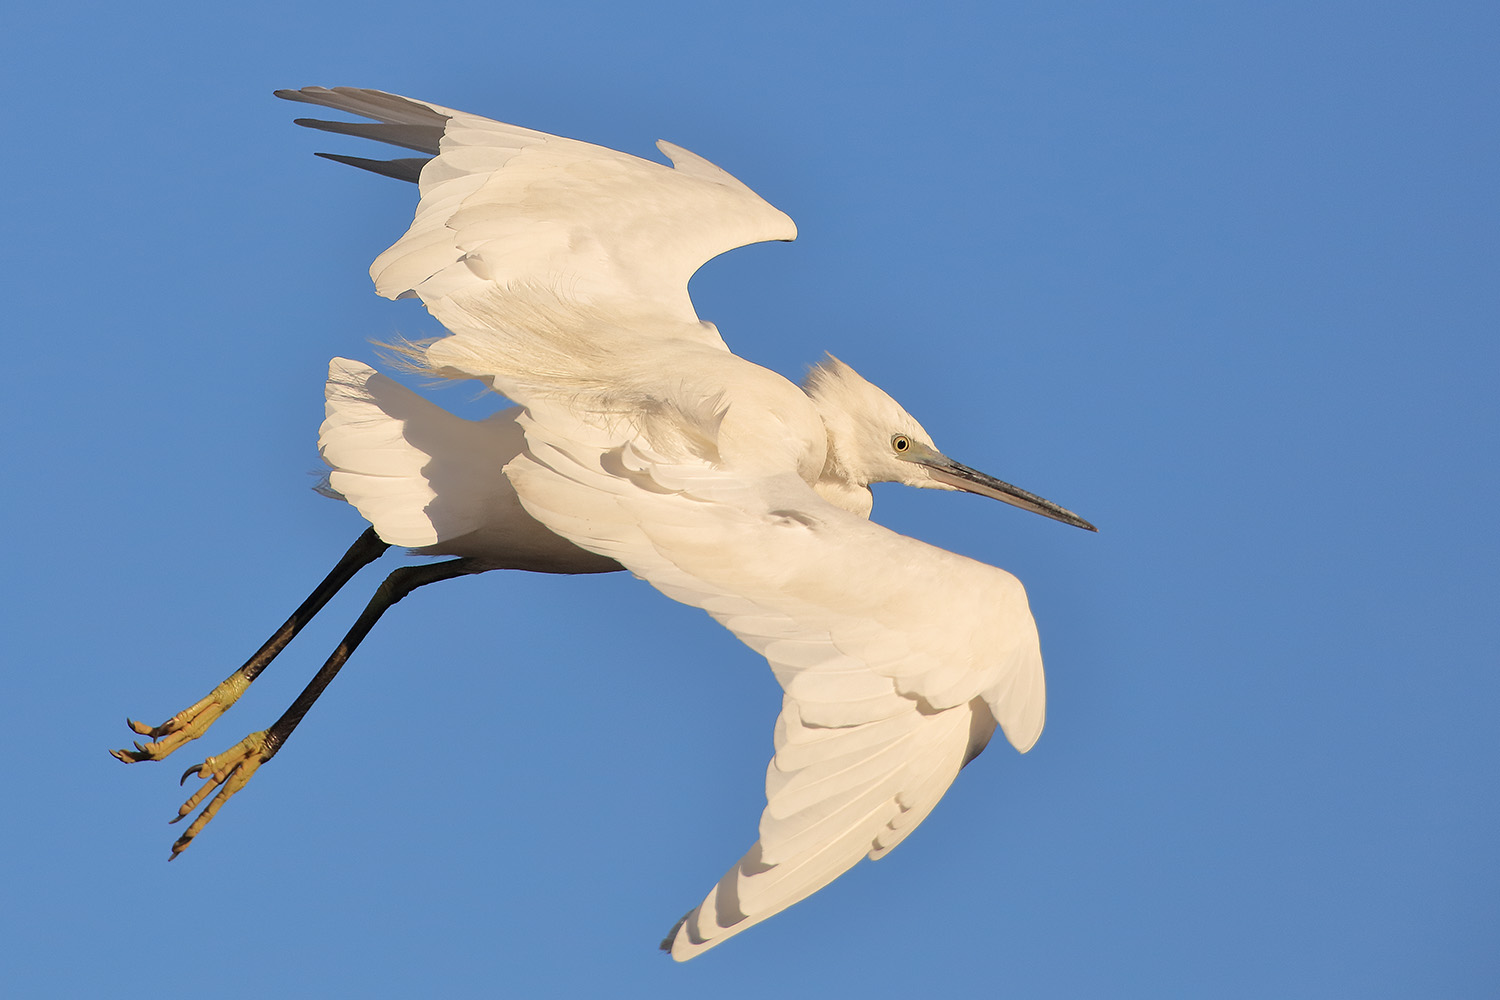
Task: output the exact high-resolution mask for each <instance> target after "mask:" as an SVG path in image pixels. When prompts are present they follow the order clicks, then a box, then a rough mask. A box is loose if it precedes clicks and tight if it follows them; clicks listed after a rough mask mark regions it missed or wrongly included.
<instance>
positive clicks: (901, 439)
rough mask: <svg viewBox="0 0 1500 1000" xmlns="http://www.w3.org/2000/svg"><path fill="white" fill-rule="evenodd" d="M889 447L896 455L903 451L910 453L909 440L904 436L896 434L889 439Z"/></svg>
mask: <svg viewBox="0 0 1500 1000" xmlns="http://www.w3.org/2000/svg"><path fill="white" fill-rule="evenodd" d="M891 447H892V448H894V449H896V454H898V455H899V454H901V453H902V452H904V451H911V438H909V437H907V436H906V435H905V434H897V435H896V436H895V437H893V438H891Z"/></svg>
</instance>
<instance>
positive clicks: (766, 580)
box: [138, 88, 1091, 959]
mask: <svg viewBox="0 0 1500 1000" xmlns="http://www.w3.org/2000/svg"><path fill="white" fill-rule="evenodd" d="M281 96H283V97H287V98H290V99H293V100H300V101H305V102H310V103H315V104H321V105H326V106H329V107H333V108H336V109H339V110H342V111H346V112H351V113H355V114H359V115H362V116H365V117H368V118H373V119H375V120H376V121H377V122H378V123H379V124H376V125H368V124H354V123H327V122H315V121H313V122H303V123H302V124H308V125H312V126H314V127H318V128H323V129H325V130H327V131H336V132H345V133H351V134H354V135H359V136H363V137H366V138H375V139H381V140H384V141H388V142H393V143H396V144H400V145H406V146H410V147H413V148H415V149H417V150H419V151H421V152H423V153H426V154H428V155H429V156H430V158H429V159H423V158H409V159H405V160H397V161H389V162H381V163H377V162H375V161H368V160H356V159H353V158H349V157H335V159H341V160H343V161H345V162H349V163H353V164H354V165H356V166H362V167H366V168H368V169H373V170H377V171H378V172H381V173H386V174H390V175H391V176H396V177H400V178H403V179H407V180H417V181H418V183H419V186H420V191H421V197H420V201H419V203H418V206H417V209H416V215H415V220H414V221H413V223H412V225H411V228H410V229H409V230H408V231H407V232H406V234H405V235H404V236H402V237H401V238H400V239H399V240H397V241H396V243H395V244H394V245H393V246H392V247H391V248H390V249H388V250H386V251H385V252H384V253H382V254H380V256H379V257H378V258H377V259H376V260H375V263H374V265H373V267H372V268H371V276H372V277H373V279H374V281H375V284H376V289H377V290H378V291H379V292H380V294H382V295H385V296H387V297H391V298H397V297H403V296H416V297H417V298H419V299H421V301H422V302H423V303H424V305H426V307H427V308H428V309H429V310H430V311H431V313H432V314H433V315H434V316H435V317H436V318H437V319H438V320H440V321H441V322H442V324H443V325H444V326H445V327H446V328H447V329H448V330H449V331H450V335H449V336H447V337H444V338H442V339H440V340H437V341H435V342H433V343H431V344H429V345H427V346H425V348H417V349H414V351H413V355H412V356H413V358H414V359H415V360H416V361H417V362H418V363H419V364H420V365H421V366H423V367H424V368H426V369H427V370H429V371H431V372H433V373H436V374H440V375H442V376H445V377H451V378H465V379H478V380H480V381H482V382H484V383H485V384H487V385H489V386H491V387H492V388H493V389H494V390H495V391H497V392H499V393H501V394H502V395H504V396H506V397H508V398H509V399H511V400H513V401H515V402H516V403H518V404H520V405H519V407H518V408H517V409H513V410H509V411H506V412H504V413H501V414H497V415H495V416H493V417H491V418H489V419H488V420H484V421H477V422H476V421H468V420H464V419H461V418H458V417H455V416H453V415H451V414H449V413H447V412H445V411H443V410H442V409H441V408H439V407H436V406H434V405H432V404H431V403H428V402H426V401H425V400H422V399H421V398H420V397H418V396H417V395H416V394H414V393H412V392H410V391H409V390H407V389H404V388H402V387H401V386H399V385H398V384H396V383H395V382H394V381H392V380H390V379H388V378H386V377H385V376H382V375H379V374H378V373H376V372H374V371H373V370H372V369H370V368H368V367H366V366H364V365H361V364H359V363H357V362H352V361H346V360H342V359H336V360H335V361H334V362H333V364H332V366H331V367H330V371H329V380H328V396H327V419H326V420H325V422H324V424H323V428H322V434H321V437H320V442H319V443H320V448H321V451H322V455H323V457H324V459H325V460H326V461H327V462H328V464H329V466H330V467H331V468H332V472H331V474H330V477H329V486H330V488H331V489H332V490H333V491H336V492H337V493H338V494H339V495H340V496H342V497H343V498H344V499H346V500H348V501H349V502H350V503H351V504H353V505H354V506H356V507H357V508H358V509H359V511H360V513H361V514H363V515H364V516H365V517H366V518H367V519H368V520H369V521H370V522H371V524H372V525H373V526H374V527H375V529H376V531H377V532H378V533H379V535H380V538H381V539H383V540H384V541H385V542H388V543H392V544H397V545H403V546H407V547H410V548H413V549H416V550H418V551H420V552H424V553H446V554H451V555H456V556H459V557H461V558H463V559H464V560H467V563H466V565H468V566H470V567H471V569H469V570H466V571H472V570H473V569H490V568H519V569H531V570H540V571H546V572H596V571H601V570H608V569H613V568H617V567H620V566H623V567H624V568H626V569H628V570H630V571H631V572H632V573H634V574H635V575H636V576H638V577H640V578H642V579H644V580H646V581H647V582H649V583H650V584H651V585H652V586H654V587H656V588H657V589H658V590H660V591H661V592H662V593H664V594H666V595H667V596H668V597H671V598H673V599H674V600H677V601H681V602H683V603H685V604H690V605H693V606H696V607H699V608H702V609H704V610H705V611H707V612H708V613H709V614H710V615H712V616H713V617H714V618H715V619H716V620H717V621H719V622H720V623H721V624H723V625H724V626H725V627H726V628H728V629H729V630H730V631H731V632H733V633H734V634H735V635H736V636H737V637H738V638H739V639H740V640H741V641H743V642H744V643H745V644H746V645H748V646H750V647H751V648H752V649H754V650H756V651H757V652H759V653H761V654H762V655H764V656H765V658H766V659H767V661H768V662H769V664H770V666H771V669H772V670H773V671H774V673H775V675H776V678H777V680H778V681H779V682H780V684H781V686H782V688H783V690H784V692H785V698H784V701H783V706H782V711H781V715H780V718H779V719H778V720H777V722H776V726H775V734H774V743H775V755H774V757H773V758H772V761H771V764H770V767H769V769H768V772H767V777H766V799H767V805H766V809H765V812H764V814H763V815H762V817H761V822H760V830H759V839H758V840H757V841H756V843H755V844H754V845H753V846H752V847H751V848H750V850H749V851H748V852H747V853H746V854H745V855H744V857H743V858H741V859H740V861H739V862H738V863H737V864H736V865H734V866H733V867H732V868H731V869H730V870H729V871H728V873H726V874H725V875H724V877H723V878H722V879H721V880H720V881H719V882H718V884H717V885H716V886H714V888H713V889H712V890H711V891H710V892H709V894H708V896H707V898H706V899H705V900H704V901H703V903H701V904H700V905H699V906H698V907H696V908H695V909H694V910H692V911H691V912H689V913H688V914H687V916H686V917H684V918H683V920H682V921H681V922H680V923H679V924H678V926H677V927H674V928H673V930H672V932H671V933H670V934H669V935H668V938H667V940H666V941H664V942H663V947H665V948H669V949H670V951H671V953H672V955H673V957H675V958H677V959H686V958H689V957H691V956H693V955H695V954H697V953H698V952H700V951H703V950H705V949H707V948H710V947H712V946H714V945H716V944H718V943H719V942H721V941H723V940H724V939H726V938H728V937H729V936H731V935H733V934H736V933H738V932H739V931H741V930H744V929H745V928H747V927H750V926H752V925H753V924H755V923H757V922H758V921H760V920H763V919H765V918H766V917H769V916H771V915H772V914H774V913H777V912H779V911H780V910H782V909H784V908H786V907H787V906H790V905H791V904H792V903H795V902H797V901H798V900H800V899H803V898H805V897H806V896H807V895H809V894H810V893H812V892H815V891H817V890H818V889H819V888H821V887H822V886H824V885H826V884H827V883H828V882H830V881H831V880H833V879H834V878H836V877H837V876H838V875H839V874H841V873H842V872H844V871H846V870H847V869H848V868H850V867H851V866H852V865H854V864H855V863H856V862H857V861H858V860H859V859H860V858H862V857H865V856H869V857H880V856H881V855H883V854H884V853H886V852H887V851H889V850H891V849H892V848H893V847H895V845H896V844H898V843H900V842H901V840H902V839H904V838H905V837H906V836H907V835H908V834H909V833H910V832H911V830H912V829H913V828H914V827H915V826H916V825H917V824H918V823H920V822H921V821H922V819H923V818H924V817H926V815H927V814H928V812H929V811H930V810H931V809H932V808H933V806H934V805H935V804H936V802H937V800H938V799H939V798H940V797H941V796H942V794H943V792H944V791H945V790H946V789H947V787H948V786H949V784H950V783H951V782H952V781H953V778H954V776H955V775H956V774H957V773H958V771H959V769H960V768H961V767H962V766H963V765H964V764H965V763H966V762H967V761H968V760H969V759H972V757H973V756H974V755H975V754H977V753H978V752H979V751H980V750H982V749H983V748H984V746H985V744H986V743H987V742H988V740H989V738H990V736H991V734H992V732H993V731H994V729H995V727H996V725H997V724H998V725H999V727H1000V729H1001V730H1002V731H1003V732H1004V733H1005V736H1006V738H1007V739H1008V740H1009V741H1010V743H1011V744H1012V745H1013V746H1015V747H1016V748H1017V749H1018V750H1021V751H1023V752H1024V751H1025V750H1027V749H1029V748H1030V747H1031V746H1032V744H1033V743H1034V742H1035V741H1036V739H1037V737H1038V736H1039V735H1040V733H1041V729H1042V723H1043V718H1044V712H1045V686H1044V682H1043V676H1042V661H1041V654H1040V650H1039V647H1038V642H1037V634H1036V628H1035V625H1034V623H1033V621H1032V618H1031V613H1030V610H1029V608H1028V606H1027V601H1026V595H1025V592H1024V590H1023V589H1022V587H1021V584H1020V583H1019V582H1018V581H1017V580H1016V579H1015V578H1014V577H1012V576H1011V575H1010V574H1008V573H1006V572H1004V571H1003V570H999V569H996V568H994V567H992V566H988V565H985V564H982V563H979V562H975V561H974V560H971V559H967V558H965V557H963V556H959V555H955V554H953V553H951V552H946V551H943V550H941V549H938V548H935V547H933V546H930V545H927V544H924V543H922V542H919V541H916V540H914V539H911V538H907V537H904V536H902V535H898V534H895V533H894V532H891V531H888V530H887V529H885V528H882V527H880V526H878V525H876V524H873V523H871V522H870V521H868V520H867V519H866V518H867V517H868V514H869V512H870V491H869V485H870V484H871V483H872V482H887V481H894V482H902V483H906V484H908V485H913V486H920V487H929V488H936V489H966V490H970V491H973V492H978V493H981V494H983V495H987V496H991V497H994V498H996V499H1001V500H1004V501H1006V502H1008V503H1012V504H1015V505H1017V506H1021V507H1023V508H1026V509H1030V510H1034V511H1038V512H1040V513H1044V514H1046V515H1048V516H1050V517H1054V518H1056V519H1058V520H1062V521H1065V522H1067V523H1072V524H1076V525H1078V526H1081V527H1091V526H1090V525H1088V524H1087V522H1085V521H1083V520H1082V519H1080V518H1078V517H1077V516H1076V515H1074V514H1071V513H1070V512H1068V511H1066V510H1064V509H1062V508H1060V507H1058V506H1056V505H1055V504H1051V503H1049V502H1048V501H1045V500H1042V499H1040V498H1038V497H1035V496H1033V495H1031V494H1029V493H1026V492H1024V491H1022V490H1019V489H1016V488H1015V487H1012V486H1010V485H1008V484H1005V483H1002V482H1000V481H999V480H995V479H992V478H990V477H987V476H984V475H982V474H980V473H977V472H975V471H974V470H972V469H968V468H967V467H965V466H962V465H959V464H957V463H956V462H953V461H952V460H950V459H948V458H946V457H945V456H943V455H942V454H941V452H939V451H938V450H937V448H936V447H935V446H934V445H933V444H932V442H931V439H930V437H929V436H928V435H927V433H926V431H925V430H923V429H922V427H921V426H920V425H919V424H918V423H917V422H916V421H915V420H914V419H912V418H911V416H909V415H908V414H907V413H906V412H905V411H904V410H903V409H902V408H901V407H900V406H899V405H898V404H897V403H895V401H893V400H892V399H891V398H890V397H889V396H887V395H886V394H885V393H884V392H882V391H881V390H880V389H878V388H876V387H875V386H873V385H871V384H870V383H868V382H867V381H865V380H864V379H862V378H861V377H860V376H859V375H857V374H856V373H855V372H854V371H853V370H852V369H850V368H849V367H848V366H847V365H844V364H842V363H841V362H839V361H837V360H835V359H832V358H830V359H827V360H826V361H824V362H823V363H822V364H821V365H819V366H818V367H817V368H816V369H815V370H814V372H813V374H812V376H811V377H810V378H809V380H808V382H807V384H806V386H805V388H799V387H798V386H796V385H794V384H792V383H791V382H788V381H787V380H786V379H784V378H782V377H781V376H780V375H777V374H775V373H773V372H770V371H767V370H766V369H763V368H760V367H758V366H756V365H754V364H751V363H750V362H747V361H745V360H743V359H741V358H739V357H737V356H735V355H734V354H731V353H730V352H729V350H728V348H727V347H726V346H725V344H724V342H723V340H722V339H721V338H720V337H719V334H718V331H717V330H716V329H715V328H714V327H713V326H712V324H709V323H704V322H702V321H700V320H699V318H698V317H697V315H696V313H695V312H694V311H693V308H692V304H691V302H690V301H689V299H688V295H687V283H688V279H689V277H690V276H691V275H692V273H693V272H694V271H695V270H696V269H697V268H698V267H699V266H700V265H701V264H703V263H704V262H705V261H707V260H708V259H710V258H711V257H713V256H716V255H717V254H719V253H722V252H724V251H726V250H729V249H732V248H734V247H736V246H740V245H743V244H745V243H750V242H756V241H760V240H776V239H791V238H793V237H794V236H795V235H796V229H795V227H794V226H793V224H792V222H791V220H790V219H789V218H787V216H785V215H784V214H782V213H781V212H780V211H778V210H777V209H775V208H772V207H771V206H770V205H768V204H767V203H766V202H764V201H763V200H761V199H760V198H759V197H758V196H757V195H756V194H755V193H754V192H752V191H751V190H750V189H749V188H747V187H746V186H745V185H743V184H741V183H740V182H739V181H737V180H736V179H734V178H733V177H731V176H730V175H729V174H727V173H725V172H724V171H722V170H720V169H719V168H718V167H715V166H714V165H713V164H710V163H708V162H707V161H706V160H703V159H701V158H700V157H697V156H695V155H693V154H692V153H689V152H687V151H686V150H682V149H679V148H678V147H675V146H671V145H669V144H666V143H660V144H659V145H660V147H661V149H662V150H663V152H665V153H666V154H667V155H668V156H669V157H670V158H671V160H672V161H673V164H674V167H671V168H669V167H666V166H663V165H661V164H657V163H651V162H648V161H645V160H642V159H639V158H637V157H634V156H629V155H626V154H623V153H618V152H615V151H612V150H607V149H602V148H600V147H598V146H592V145H588V144H586V143H581V142H576V141H573V140H569V139H562V138H558V137H556V136H550V135H546V134H544V133H541V132H534V131H531V130H529V129H522V128H518V127H516V126H512V125H504V124H501V123H498V122H493V121H489V120H488V119H484V118H478V117H476V116H473V115H467V114H463V113H460V112H456V111H452V110H450V109H447V108H443V107H440V106H437V105H431V104H424V103H422V102H418V101H411V100H408V99H406V98H401V97H396V96H394V95H390V94H384V93H381V92H378V91H369V90H352V89H347V88H338V89H335V90H324V89H321V88H308V89H305V90H302V91H293V92H285V91H284V92H281ZM377 614H378V612H377ZM298 718H300V716H298ZM293 725H295V722H294V723H293ZM138 731H141V732H145V731H146V730H144V729H140V730H138ZM164 731H165V730H164ZM283 738H284V736H283ZM143 752H145V751H143ZM166 752H169V751H166ZM272 752H274V748H273V750H272ZM214 760H215V759H214V758H210V762H209V763H213V761H214ZM209 763H206V764H205V765H204V767H205V768H208V767H209ZM221 770H222V768H221Z"/></svg>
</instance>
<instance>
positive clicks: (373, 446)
mask: <svg viewBox="0 0 1500 1000" xmlns="http://www.w3.org/2000/svg"><path fill="white" fill-rule="evenodd" d="M326 399H327V406H326V414H327V415H326V417H325V419H324V420H323V426H322V428H321V429H320V431H319V434H318V451H319V453H320V454H321V455H322V456H323V461H324V462H327V463H328V465H329V467H330V469H331V470H332V471H330V472H329V474H328V486H329V487H330V488H331V489H332V490H333V491H334V492H336V493H337V494H338V495H339V496H341V497H342V498H343V499H345V500H347V501H348V502H349V503H351V504H353V505H354V506H355V507H356V508H358V509H359V512H360V513H361V514H363V515H364V517H365V519H366V520H368V521H369V522H370V523H371V524H373V525H374V526H375V530H376V532H378V533H379V535H380V537H381V538H382V539H384V540H385V541H387V542H389V543H391V544H392V545H403V546H406V547H408V548H426V547H429V546H434V545H440V544H441V543H442V542H445V541H448V540H450V539H454V538H459V537H462V536H464V535H467V534H470V533H472V532H474V531H477V530H480V529H482V528H485V527H487V526H488V525H489V523H490V522H492V521H494V520H495V519H496V518H497V515H498V514H499V513H501V512H502V511H503V508H505V507H507V506H516V504H515V491H514V490H512V489H511V487H510V483H509V481H507V480H506V478H505V475H504V473H503V471H502V470H503V469H504V467H505V463H506V462H508V461H510V460H511V459H512V458H514V457H515V456H516V455H517V454H519V453H520V451H521V448H522V446H523V437H522V434H521V430H520V428H519V427H517V426H516V423H515V419H514V411H507V412H506V413H503V414H496V415H495V416H493V417H491V418H489V419H487V420H477V421H476V420H465V419H464V418H462V417H457V416H454V415H453V414H451V413H449V412H448V411H447V410H444V409H443V408H442V407H440V406H437V405H436V404H434V403H430V402H428V401H427V400H425V399H423V398H422V397H421V396H419V395H417V394H416V393H414V392H412V391H411V390H410V389H407V388H406V387H405V386H403V385H401V384H400V383H398V382H396V381H395V380H394V379H391V378H389V377H387V376H385V375H381V374H380V373H379V372H377V371H375V369H373V368H371V367H370V366H369V365H364V364H360V363H359V362H358V361H350V360H348V359H347V358H334V359H333V361H331V362H330V363H329V365H328V386H327V390H326ZM506 501H509V503H508V504H507V503H506Z"/></svg>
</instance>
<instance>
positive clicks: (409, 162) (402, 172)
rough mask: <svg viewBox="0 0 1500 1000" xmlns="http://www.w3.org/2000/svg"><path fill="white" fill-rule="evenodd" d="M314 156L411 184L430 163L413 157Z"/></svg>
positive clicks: (324, 154)
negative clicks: (377, 158)
mask: <svg viewBox="0 0 1500 1000" xmlns="http://www.w3.org/2000/svg"><path fill="white" fill-rule="evenodd" d="M315 155H317V156H321V157H323V159H325V160H333V161H334V162H335V163H344V164H348V165H349V166H351V167H358V168H359V169H361V170H368V171H370V173H372V174H379V175H381V176H382V177H394V178H395V179H396V180H398V181H410V182H411V183H413V184H415V183H417V181H418V180H420V179H421V176H422V168H423V167H425V166H427V164H428V163H429V162H431V157H426V156H413V157H409V158H407V159H401V160H367V159H365V158H364V157H363V156H343V155H341V154H339V153H317V154H315Z"/></svg>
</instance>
